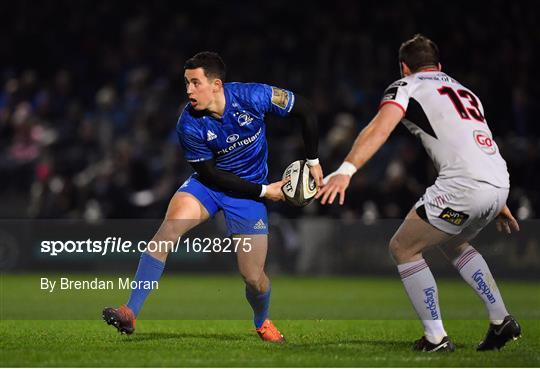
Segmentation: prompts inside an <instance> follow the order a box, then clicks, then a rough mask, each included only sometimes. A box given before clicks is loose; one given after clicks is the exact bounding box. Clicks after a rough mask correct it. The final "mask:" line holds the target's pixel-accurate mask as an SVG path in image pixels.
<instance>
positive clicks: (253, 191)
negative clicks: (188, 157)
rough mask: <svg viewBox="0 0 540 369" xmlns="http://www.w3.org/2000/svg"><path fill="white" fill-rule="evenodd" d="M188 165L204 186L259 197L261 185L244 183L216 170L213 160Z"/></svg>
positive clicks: (237, 178)
mask: <svg viewBox="0 0 540 369" xmlns="http://www.w3.org/2000/svg"><path fill="white" fill-rule="evenodd" d="M190 164H191V166H192V167H193V169H195V171H196V172H197V173H199V178H200V180H201V182H203V183H204V184H206V185H209V186H215V187H218V188H219V189H221V190H224V191H232V192H234V193H236V194H238V195H242V196H247V197H250V198H258V197H260V195H261V190H262V185H260V184H257V183H253V182H249V181H246V180H245V179H242V178H240V177H238V176H237V175H235V174H232V173H229V172H226V171H223V170H220V169H217V168H216V161H215V160H214V159H211V160H205V161H198V162H191V163H190Z"/></svg>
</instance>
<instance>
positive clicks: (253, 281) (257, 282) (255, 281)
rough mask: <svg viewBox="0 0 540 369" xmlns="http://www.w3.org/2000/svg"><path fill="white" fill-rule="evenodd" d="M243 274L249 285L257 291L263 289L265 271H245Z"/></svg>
mask: <svg viewBox="0 0 540 369" xmlns="http://www.w3.org/2000/svg"><path fill="white" fill-rule="evenodd" d="M241 274H242V279H243V280H244V282H245V284H246V285H247V286H248V287H250V288H251V289H253V290H255V291H257V292H261V291H262V290H263V287H264V286H263V282H264V278H263V277H264V273H263V272H262V271H257V272H245V273H241Z"/></svg>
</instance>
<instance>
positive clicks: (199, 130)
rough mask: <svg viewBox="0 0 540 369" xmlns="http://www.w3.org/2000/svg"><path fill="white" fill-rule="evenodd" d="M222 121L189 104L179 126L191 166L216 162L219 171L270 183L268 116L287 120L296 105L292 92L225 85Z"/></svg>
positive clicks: (269, 87)
mask: <svg viewBox="0 0 540 369" xmlns="http://www.w3.org/2000/svg"><path fill="white" fill-rule="evenodd" d="M224 93H225V111H224V112H223V116H222V118H221V119H216V118H213V117H212V116H210V115H204V112H198V111H196V110H195V109H193V108H192V106H191V104H188V105H187V106H186V107H185V108H184V111H183V112H182V115H180V118H179V119H178V123H177V125H176V132H177V133H178V139H179V140H180V144H181V145H182V148H183V150H184V157H185V158H186V160H187V161H189V162H196V161H204V160H210V159H212V158H214V159H215V160H216V167H217V168H218V169H221V170H224V171H227V172H231V173H234V174H236V175H237V176H238V177H240V178H242V179H245V180H247V181H250V182H255V183H259V184H264V183H267V180H266V176H267V174H268V166H267V163H266V160H267V157H268V145H267V143H266V127H265V124H264V117H265V114H266V113H271V114H275V115H278V116H282V117H284V116H287V115H288V114H289V113H290V111H291V109H292V107H293V105H294V94H293V93H292V92H290V91H287V90H283V89H280V88H277V87H272V86H268V85H265V84H261V83H225V85H224Z"/></svg>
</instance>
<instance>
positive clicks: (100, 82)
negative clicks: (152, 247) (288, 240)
mask: <svg viewBox="0 0 540 369" xmlns="http://www.w3.org/2000/svg"><path fill="white" fill-rule="evenodd" d="M0 13H2V14H5V15H6V17H5V18H6V19H5V22H4V25H3V27H2V28H3V30H2V33H0V44H1V45H2V47H1V48H0V60H1V61H0V83H1V85H0V150H1V151H0V178H1V179H2V180H1V181H0V200H1V201H2V203H3V206H2V207H0V209H1V210H0V217H4V218H5V217H21V218H24V217H39V218H86V219H100V218H131V217H138V218H154V217H157V218H160V217H162V216H163V214H164V211H165V209H166V206H167V203H168V200H169V199H170V197H171V195H172V194H173V193H174V192H175V190H176V189H177V188H178V187H179V186H180V185H181V184H182V182H183V181H184V180H185V179H186V178H187V177H188V175H189V174H190V173H191V168H190V166H189V165H188V163H187V162H186V161H185V160H183V158H182V152H181V149H180V147H179V145H178V143H177V137H176V132H175V125H176V121H177V119H178V115H179V112H180V111H181V109H182V108H183V106H184V105H185V104H186V96H185V92H184V84H183V63H184V61H185V60H186V59H187V58H189V57H190V56H192V55H193V54H195V53H196V52H198V51H202V50H214V51H217V52H219V53H220V54H221V55H222V57H223V59H224V60H225V62H226V64H227V66H228V76H227V79H228V80H229V81H241V82H252V81H255V82H264V83H269V84H273V85H277V86H280V87H284V88H287V89H290V90H293V91H295V92H297V93H300V94H302V95H304V96H306V97H308V98H309V99H310V100H311V101H312V102H313V105H314V107H315V109H316V110H317V113H318V116H319V124H320V133H321V139H320V154H321V161H322V164H323V169H324V170H325V172H326V173H329V172H331V171H333V170H334V169H336V167H337V166H338V165H339V164H340V163H341V161H342V159H343V158H344V156H345V155H346V153H347V151H348V149H349V148H350V146H351V144H352V142H353V140H354V138H355V137H356V135H357V133H358V132H359V131H360V129H362V127H364V126H365V125H366V124H367V123H368V122H369V120H370V118H371V117H372V116H373V115H374V113H375V112H376V109H377V106H378V102H379V99H380V97H381V94H382V92H383V90H384V89H385V87H386V86H387V85H388V84H390V83H391V82H392V81H393V80H395V79H398V78H399V70H398V63H397V50H398V48H399V45H400V43H401V42H403V41H404V40H406V39H408V38H410V37H411V36H412V35H414V34H415V33H418V32H421V33H424V34H425V35H427V36H428V37H431V38H432V39H433V40H434V41H435V42H437V43H438V45H439V48H440V49H441V57H442V62H443V69H444V70H445V71H447V72H448V73H449V74H450V75H452V76H453V77H454V78H456V79H457V80H459V81H461V82H462V83H463V84H465V85H466V86H468V87H469V88H471V89H472V90H473V91H474V92H475V93H476V94H477V95H478V96H479V97H480V99H481V100H482V102H483V104H484V108H485V111H486V118H487V120H488V122H489V124H490V127H491V129H492V131H493V132H494V135H495V137H496V141H497V143H498V145H499V147H500V149H501V152H502V154H503V156H504V157H505V159H506V160H507V163H508V166H509V169H510V174H511V181H512V190H511V196H510V200H509V204H510V206H511V208H512V209H513V210H514V211H515V212H517V214H518V216H519V217H520V218H522V219H524V218H532V217H537V216H538V215H539V214H540V196H539V189H540V170H539V168H540V152H539V149H540V140H539V137H540V125H539V124H538V123H537V122H536V121H535V117H534V115H533V112H532V109H533V108H534V107H535V105H537V104H535V103H536V102H537V101H538V98H539V95H540V93H539V88H540V87H539V86H540V83H538V82H540V78H539V76H538V69H537V68H534V65H533V63H534V62H535V61H537V60H539V58H538V52H539V51H538V47H537V46H538V45H540V30H539V28H538V27H537V26H536V18H535V16H534V12H532V11H530V9H529V6H528V5H527V3H522V2H504V1H492V2H490V4H489V6H488V7H486V6H483V5H482V4H481V3H478V4H477V3H474V2H473V3H471V2H467V3H460V2H455V3H452V4H445V6H444V9H439V10H437V9H434V8H433V6H432V5H428V4H427V3H423V2H409V3H405V2H393V1H391V2H384V3H382V2H356V1H352V0H351V1H339V0H338V1H333V2H316V3H313V2H306V3H302V2H299V3H294V4H293V3H290V2H285V1H271V2H264V3H260V2H240V1H227V2H217V1H209V0H201V1H197V2H188V3H185V2H182V3H181V4H177V3H169V2H161V1H159V2H144V3H142V2H141V3H137V2H132V3H130V4H129V5H126V4H125V3H120V2H118V3H117V2H109V1H104V0H97V1H92V2H90V1H83V2H57V3H56V4H55V5H54V6H53V5H52V4H51V3H34V2H29V1H20V2H17V3H15V2H9V4H8V3H5V2H4V3H2V4H1V5H0ZM298 126H299V124H296V122H294V121H293V120H286V119H278V118H273V117H270V118H269V119H268V141H269V146H270V156H269V168H270V178H269V179H270V180H276V179H278V178H279V177H280V176H281V173H282V171H283V169H284V168H285V167H286V166H287V165H288V164H289V163H290V162H291V161H293V160H296V159H299V158H302V157H303V156H304V155H303V147H302V140H301V133H300V129H299V127H298ZM435 176H436V173H435V170H434V168H433V165H432V164H431V162H430V159H429V158H428V156H427V154H426V153H425V152H424V150H423V148H422V147H421V145H420V144H419V142H417V141H416V139H415V138H414V137H412V136H411V135H410V134H409V133H408V132H407V131H406V130H405V129H404V128H403V127H400V128H399V129H398V130H397V131H396V132H395V133H394V134H393V135H392V137H391V139H390V141H389V143H388V144H387V145H386V146H384V148H383V149H382V150H381V152H380V153H378V154H377V156H376V157H375V158H374V159H373V160H372V161H371V162H370V163H369V164H368V165H367V166H366V168H365V169H364V170H361V171H360V172H359V173H358V175H356V176H355V177H354V181H353V185H352V187H351V188H350V190H349V192H348V201H347V203H346V205H345V207H344V208H340V207H338V206H333V207H328V208H324V209H323V208H322V207H320V206H319V205H318V204H312V205H310V206H308V207H306V208H305V209H295V208H291V207H289V206H287V205H285V204H270V209H271V211H272V212H275V213H276V214H280V215H281V216H286V217H296V216H299V215H303V216H306V215H307V216H309V215H325V216H331V217H340V218H343V217H345V218H364V219H367V220H369V219H377V218H399V217H403V216H404V215H405V214H406V213H407V211H408V209H409V208H410V207H411V206H412V204H414V202H415V201H416V199H417V198H418V197H419V196H420V195H421V194H422V193H423V191H424V189H425V187H426V186H428V185H430V184H431V183H432V182H433V180H434V178H435Z"/></svg>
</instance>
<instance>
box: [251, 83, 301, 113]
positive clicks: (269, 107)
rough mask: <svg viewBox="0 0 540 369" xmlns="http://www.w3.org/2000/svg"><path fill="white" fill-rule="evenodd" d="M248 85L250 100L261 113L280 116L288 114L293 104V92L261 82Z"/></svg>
mask: <svg viewBox="0 0 540 369" xmlns="http://www.w3.org/2000/svg"><path fill="white" fill-rule="evenodd" d="M250 85H251V86H250V89H251V91H250V96H251V100H252V102H253V103H254V104H255V105H256V107H257V109H258V110H259V111H260V112H261V113H263V114H265V113H270V114H274V115H278V116H280V117H286V116H287V115H289V113H290V112H291V110H292V108H293V106H294V94H293V93H292V92H291V91H288V90H285V89H283V88H279V87H275V86H269V85H265V84H262V83H253V84H250Z"/></svg>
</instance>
